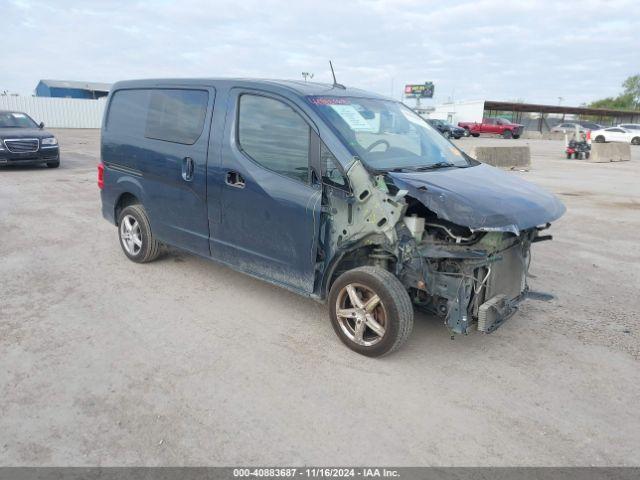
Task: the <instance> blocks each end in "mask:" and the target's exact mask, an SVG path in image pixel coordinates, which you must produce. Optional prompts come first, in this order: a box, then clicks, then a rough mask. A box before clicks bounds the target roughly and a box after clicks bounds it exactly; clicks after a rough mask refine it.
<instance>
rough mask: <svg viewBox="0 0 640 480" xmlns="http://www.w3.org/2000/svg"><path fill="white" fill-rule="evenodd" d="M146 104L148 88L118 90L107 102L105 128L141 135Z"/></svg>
mask: <svg viewBox="0 0 640 480" xmlns="http://www.w3.org/2000/svg"><path fill="white" fill-rule="evenodd" d="M148 106H149V90H118V91H117V92H115V94H114V95H113V98H112V99H111V103H110V104H109V117H108V119H107V130H109V131H110V132H113V133H117V134H126V135H133V136H136V137H138V136H139V137H142V136H143V135H144V130H145V125H146V123H147V108H148Z"/></svg>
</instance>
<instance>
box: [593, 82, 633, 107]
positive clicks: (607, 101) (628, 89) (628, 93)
mask: <svg viewBox="0 0 640 480" xmlns="http://www.w3.org/2000/svg"><path fill="white" fill-rule="evenodd" d="M622 88H623V89H624V90H623V92H622V93H621V94H620V95H618V96H617V97H607V98H602V99H600V100H596V101H595V102H591V103H590V104H589V106H590V107H593V108H614V109H620V110H636V109H638V108H640V75H633V76H631V77H629V78H627V79H626V80H625V81H624V82H623V83H622Z"/></svg>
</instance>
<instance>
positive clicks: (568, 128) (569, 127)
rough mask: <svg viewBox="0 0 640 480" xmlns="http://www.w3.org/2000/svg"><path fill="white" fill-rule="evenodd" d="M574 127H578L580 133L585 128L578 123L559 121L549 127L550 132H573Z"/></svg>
mask: <svg viewBox="0 0 640 480" xmlns="http://www.w3.org/2000/svg"><path fill="white" fill-rule="evenodd" d="M576 128H578V129H579V131H580V133H585V132H586V131H587V128H586V127H584V126H583V125H581V124H579V123H561V124H560V125H556V126H555V127H553V128H552V129H551V132H552V133H575V131H576Z"/></svg>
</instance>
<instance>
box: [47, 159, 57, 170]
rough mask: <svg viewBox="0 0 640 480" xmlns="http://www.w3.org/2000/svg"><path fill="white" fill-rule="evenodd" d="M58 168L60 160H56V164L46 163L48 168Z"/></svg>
mask: <svg viewBox="0 0 640 480" xmlns="http://www.w3.org/2000/svg"><path fill="white" fill-rule="evenodd" d="M59 166H60V160H58V161H57V162H47V167H48V168H58V167H59Z"/></svg>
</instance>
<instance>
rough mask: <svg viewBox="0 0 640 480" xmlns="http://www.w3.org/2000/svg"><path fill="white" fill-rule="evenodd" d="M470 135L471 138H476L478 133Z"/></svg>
mask: <svg viewBox="0 0 640 480" xmlns="http://www.w3.org/2000/svg"><path fill="white" fill-rule="evenodd" d="M471 136H472V137H473V138H478V137H479V136H480V134H479V133H472V134H471Z"/></svg>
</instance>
